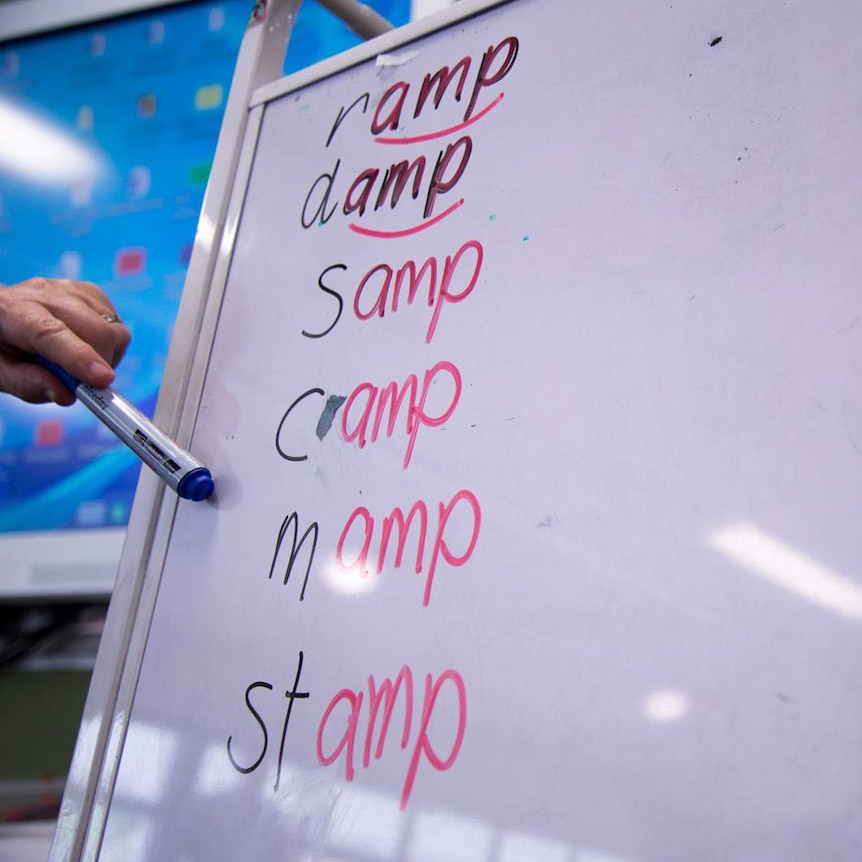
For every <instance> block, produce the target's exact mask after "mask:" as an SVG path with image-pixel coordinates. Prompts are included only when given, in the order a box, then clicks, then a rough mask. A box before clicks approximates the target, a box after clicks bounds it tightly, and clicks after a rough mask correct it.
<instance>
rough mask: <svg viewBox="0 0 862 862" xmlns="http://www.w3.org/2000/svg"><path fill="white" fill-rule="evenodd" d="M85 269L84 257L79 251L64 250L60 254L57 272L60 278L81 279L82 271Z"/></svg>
mask: <svg viewBox="0 0 862 862" xmlns="http://www.w3.org/2000/svg"><path fill="white" fill-rule="evenodd" d="M83 269H84V259H83V258H82V257H81V253H80V252H79V251H64V252H63V253H62V254H61V255H60V262H59V264H58V265H57V273H58V275H59V276H60V278H70V279H72V280H73V281H80V279H81V272H82V271H83Z"/></svg>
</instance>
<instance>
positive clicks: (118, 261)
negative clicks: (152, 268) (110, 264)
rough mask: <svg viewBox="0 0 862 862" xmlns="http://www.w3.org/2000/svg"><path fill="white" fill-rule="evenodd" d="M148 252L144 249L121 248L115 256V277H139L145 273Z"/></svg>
mask: <svg viewBox="0 0 862 862" xmlns="http://www.w3.org/2000/svg"><path fill="white" fill-rule="evenodd" d="M146 263H147V252H146V250H145V249H143V248H121V249H120V250H119V251H118V252H117V254H116V255H115V256H114V275H115V276H122V275H138V274H139V273H142V272H143V271H144V267H145V266H146Z"/></svg>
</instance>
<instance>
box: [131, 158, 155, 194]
mask: <svg viewBox="0 0 862 862" xmlns="http://www.w3.org/2000/svg"><path fill="white" fill-rule="evenodd" d="M150 180H151V177H150V169H149V168H148V167H146V166H145V165H136V166H135V167H133V168H132V169H131V170H130V171H129V176H128V179H127V180H126V195H127V196H128V197H130V198H145V197H146V196H147V195H148V194H149V193H150Z"/></svg>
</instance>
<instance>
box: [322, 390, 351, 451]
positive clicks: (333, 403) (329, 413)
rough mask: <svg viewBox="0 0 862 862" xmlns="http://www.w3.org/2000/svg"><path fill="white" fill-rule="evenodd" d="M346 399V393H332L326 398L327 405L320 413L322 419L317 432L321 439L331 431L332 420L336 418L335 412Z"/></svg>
mask: <svg viewBox="0 0 862 862" xmlns="http://www.w3.org/2000/svg"><path fill="white" fill-rule="evenodd" d="M345 401H347V397H346V396H344V395H330V396H329V398H327V399H326V406H325V407H324V408H323V412H322V413H321V414H320V419H319V420H318V422H317V431H316V432H315V433H316V434H317V438H318V439H319V440H322V439H323V438H324V437H325V436H326V435H327V434H328V433H329V429H330V428H332V422H333V420H334V419H335V414H336V413H337V412H338V408H339V407H341V405H342V404H344V402H345Z"/></svg>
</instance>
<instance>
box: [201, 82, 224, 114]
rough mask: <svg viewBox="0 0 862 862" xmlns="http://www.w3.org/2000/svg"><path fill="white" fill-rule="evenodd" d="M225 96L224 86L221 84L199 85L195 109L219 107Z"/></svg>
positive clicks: (208, 109)
mask: <svg viewBox="0 0 862 862" xmlns="http://www.w3.org/2000/svg"><path fill="white" fill-rule="evenodd" d="M223 98H224V88H223V87H222V85H221V84H207V85H206V86H205V87H198V90H197V92H196V93H195V110H196V111H211V110H213V108H219V107H221V103H222V99H223Z"/></svg>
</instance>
